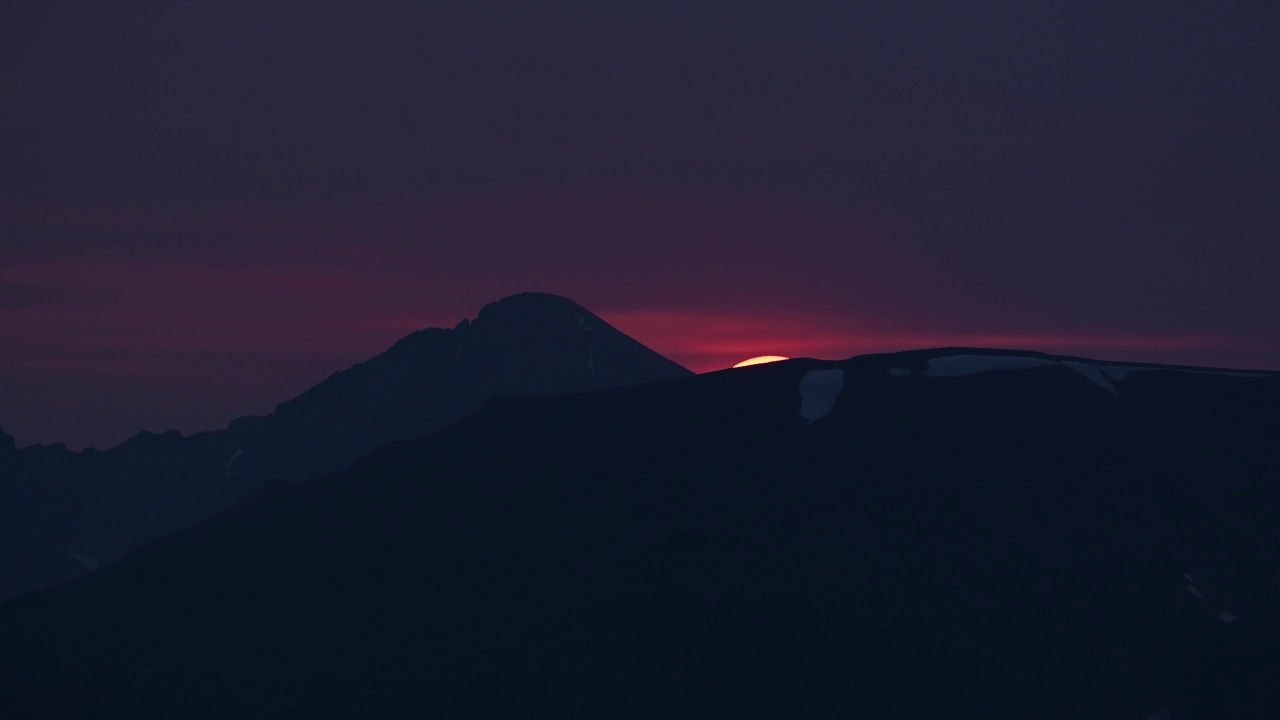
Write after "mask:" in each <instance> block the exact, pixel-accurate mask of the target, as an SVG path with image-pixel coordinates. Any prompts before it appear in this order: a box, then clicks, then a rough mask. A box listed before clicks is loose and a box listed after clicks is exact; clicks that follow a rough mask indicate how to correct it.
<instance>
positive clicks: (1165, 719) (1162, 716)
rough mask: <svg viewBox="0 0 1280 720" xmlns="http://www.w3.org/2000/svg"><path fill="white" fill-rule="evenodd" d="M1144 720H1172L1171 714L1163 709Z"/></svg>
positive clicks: (1166, 709)
mask: <svg viewBox="0 0 1280 720" xmlns="http://www.w3.org/2000/svg"><path fill="white" fill-rule="evenodd" d="M1146 720H1173V713H1172V712H1170V711H1169V709H1168V708H1163V709H1161V710H1157V711H1155V712H1153V713H1151V714H1150V715H1148V716H1147V717H1146Z"/></svg>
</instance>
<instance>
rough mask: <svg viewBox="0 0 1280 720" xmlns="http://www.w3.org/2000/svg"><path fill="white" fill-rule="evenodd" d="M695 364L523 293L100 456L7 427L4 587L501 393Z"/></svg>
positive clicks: (588, 384)
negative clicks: (277, 396) (15, 444)
mask: <svg viewBox="0 0 1280 720" xmlns="http://www.w3.org/2000/svg"><path fill="white" fill-rule="evenodd" d="M689 374H690V373H689V372H688V371H687V370H685V369H683V368H681V367H680V366H678V365H676V364H674V363H672V362H670V361H668V360H666V359H665V358H663V357H661V356H659V355H658V354H656V353H654V352H653V351H651V350H649V349H647V348H645V347H644V346H643V345H641V344H639V343H637V342H636V341H634V340H632V339H631V338H629V337H627V336H626V335H623V334H622V333H620V332H618V331H617V330H615V329H614V328H612V327H611V326H609V325H608V324H607V323H605V322H604V321H603V320H601V319H600V318H598V317H596V316H595V315H593V314H591V313H590V312H588V311H586V310H584V309H583V308H581V307H579V306H578V305H577V304H575V303H573V302H572V301H570V300H567V299H565V298H562V297H558V296H555V295H546V294H540V293H527V294H523V295H516V296H513V297H509V298H506V299H504V300H501V301H498V302H496V303H492V304H490V305H487V306H486V307H485V308H483V309H482V310H481V311H480V315H479V317H478V318H477V319H476V320H475V322H469V321H466V320H464V321H463V322H462V323H460V324H459V325H458V326H457V327H456V328H454V329H453V330H441V329H429V330H423V331H421V332H417V333H414V334H412V335H410V336H408V337H406V338H404V339H403V340H401V341H400V342H398V343H396V344H395V345H394V346H393V347H392V348H391V349H389V350H388V351H386V352H385V353H383V354H381V355H378V356H377V357H375V358H373V359H371V360H369V361H367V362H364V363H361V364H358V365H355V366H354V367H352V368H350V369H347V370H344V371H342V372H339V373H335V374H334V375H333V376H331V377H330V378H329V379H327V380H325V381H324V382H322V383H320V384H319V385H317V386H316V387H314V388H312V389H311V390H308V391H307V392H305V393H303V394H302V395H300V396H299V397H297V398H295V399H293V400H290V401H288V402H285V403H282V404H281V405H279V406H278V407H277V408H276V410H275V412H273V413H271V414H270V415H267V416H265V417H246V418H241V419H239V420H236V421H235V422H233V423H231V425H230V426H229V427H227V428H226V429H225V430H220V431H217V432H208V433H200V434H198V435H193V436H190V437H183V436H182V435H181V434H179V433H178V432H176V431H171V432H168V433H164V434H160V435H156V434H153V433H141V434H139V435H137V436H136V437H134V438H132V439H130V440H128V441H127V442H125V443H123V444H121V445H119V446H118V447H115V448H112V449H111V450H107V451H105V452H95V451H86V452H83V453H73V452H70V451H68V450H67V449H66V447H64V446H61V445H55V446H49V447H45V446H35V447H28V448H23V449H21V450H14V449H13V448H12V441H11V439H10V440H9V441H8V442H7V443H6V442H5V438H7V437H8V436H7V435H6V436H4V437H0V598H2V597H8V596H11V595H14V594H16V593H18V592H21V591H23V590H27V589H30V588H34V587H39V586H43V585H52V584H56V583H58V582H62V581H65V580H68V579H70V578H73V577H76V576H78V575H81V574H83V573H84V572H87V571H88V569H89V568H91V567H94V566H96V565H97V564H100V563H105V562H109V561H111V560H114V559H116V558H118V557H120V556H121V555H123V554H124V553H125V552H128V551H129V550H132V549H134V548H136V547H138V546H140V545H141V544H142V543H144V542H146V541H148V540H151V539H153V538H156V537H160V536H161V535H164V534H166V533H169V532H172V531H174V530H177V529H179V528H182V527H186V526H188V525H190V524H191V523H193V522H196V521H197V520H199V519H201V518H204V517H208V515H209V514H210V513H211V512H213V511H215V510H217V509H219V508H224V507H226V506H227V505H228V504H230V503H232V502H235V501H236V500H238V499H240V498H242V497H244V495H245V494H246V493H247V492H249V491H251V490H252V489H253V488H256V487H258V486H259V485H261V484H262V483H263V482H265V481H268V480H275V479H280V480H286V481H297V480H305V479H308V478H313V477H317V476H319V475H322V474H324V473H327V472H332V471H334V470H339V469H341V468H343V467H345V466H346V465H348V464H350V463H351V462H352V461H353V460H355V459H356V458H358V457H360V456H361V455H364V454H365V453H368V452H369V451H370V450H373V449H374V448H376V447H378V446H380V445H383V444H385V443H388V442H394V441H397V440H406V439H410V438H416V437H422V436H424V435H426V434H428V433H430V432H433V431H435V430H438V429H440V428H441V427H444V426H445V425H447V424H448V423H450V422H453V421H455V420H457V419H458V418H460V417H462V416H464V415H466V414H468V413H471V412H474V411H475V410H477V409H479V408H480V407H481V405H482V404H483V403H484V401H485V400H486V399H488V398H490V397H493V396H494V395H500V394H520V393H556V392H580V391H588V390H599V389H604V388H611V387H618V386H622V385H628V384H638V383H646V382H654V381H658V380H665V379H670V378H676V377H682V376H687V375H689Z"/></svg>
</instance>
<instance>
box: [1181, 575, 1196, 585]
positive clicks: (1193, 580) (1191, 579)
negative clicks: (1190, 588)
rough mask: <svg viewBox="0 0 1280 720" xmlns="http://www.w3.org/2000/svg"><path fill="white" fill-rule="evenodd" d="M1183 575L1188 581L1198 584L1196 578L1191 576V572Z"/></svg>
mask: <svg viewBox="0 0 1280 720" xmlns="http://www.w3.org/2000/svg"><path fill="white" fill-rule="evenodd" d="M1182 577H1184V578H1186V580H1187V582H1189V583H1191V584H1192V585H1195V584H1196V580H1195V578H1193V577H1191V573H1182Z"/></svg>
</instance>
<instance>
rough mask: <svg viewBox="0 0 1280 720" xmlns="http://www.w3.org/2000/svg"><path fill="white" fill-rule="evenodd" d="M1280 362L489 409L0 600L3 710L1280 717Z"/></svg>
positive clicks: (658, 394)
mask: <svg viewBox="0 0 1280 720" xmlns="http://www.w3.org/2000/svg"><path fill="white" fill-rule="evenodd" d="M1276 427H1280V375H1275V374H1268V375H1261V376H1259V375H1253V376H1249V375H1232V374H1219V373H1212V372H1186V371H1183V370H1172V369H1168V368H1152V367H1149V366H1147V367H1144V366H1128V365H1120V364H1110V365H1104V364H1100V363H1091V362H1068V361H1063V360H1060V359H1054V358H1048V357H1046V356H1042V355H1033V354H1022V353H1012V354H1011V353H992V352H985V351H975V350H967V351H956V350H946V351H924V352H913V353H902V354H897V355H880V356H866V357H860V358H855V359H852V360H849V361H845V362H840V363H824V362H817V361H809V360H799V361H791V362H786V363H779V364H776V365H764V366H757V367H753V368H747V369H743V370H734V371H726V372H722V373H715V374H712V375H704V376H699V377H695V378H688V379H684V380H676V381H672V382H668V383H660V384H657V385H651V386H647V387H644V388H632V389H624V390H615V391H609V392H602V393H592V394H582V395H574V396H559V397H541V398H500V399H495V400H493V401H491V402H489V403H488V404H487V406H486V408H485V409H484V410H483V411H481V412H480V413H477V414H475V415H472V416H470V417H468V418H465V419H464V420H462V421H460V422H459V423H457V424H455V425H453V426H451V427H449V428H446V429H445V430H443V431H441V432H439V433H437V434H435V435H432V436H430V437H429V438H426V439H423V440H418V441H413V442H407V443H402V444H397V445H394V446H390V447H386V448H383V449H381V450H379V451H378V452H376V453H374V454H372V455H370V456H369V457H366V458H364V459H363V460H361V461H360V462H358V463H357V464H356V465H354V466H353V467H351V468H350V469H348V470H346V471H344V472H342V473H339V474H336V475H333V476H330V477H327V478H325V479H323V480H320V481H317V482H315V483H310V484H306V485H300V486H286V485H276V486H273V487H272V488H271V489H270V490H266V491H263V492H262V493H259V494H258V495H257V496H255V497H254V498H253V499H252V500H251V501H249V502H246V503H244V504H242V505H240V506H238V507H236V508H234V509H232V510H229V511H227V512H223V513H220V514H219V515H217V516H215V517H213V518H210V519H209V520H207V521H205V522H203V523H201V524H200V525H198V526H196V527H194V528H192V529H189V530H187V531H185V532H183V533H180V534H178V535H176V536H174V537H171V538H166V539H165V540H162V541H159V542H156V543H153V544H151V545H149V546H148V547H146V548H144V549H142V550H141V551H139V552H137V553H134V554H133V555H131V556H129V557H128V558H126V559H124V560H123V561H121V562H119V563H117V564H115V565H113V566H110V567H107V568H104V569H103V570H101V571H99V572H97V573H95V574H94V575H92V576H90V577H89V578H86V579H85V580H82V581H79V582H77V583H75V584H73V585H70V586H65V587H61V588H56V589H52V590H47V591H42V592H39V593H32V594H29V595H26V596H23V597H21V598H18V599H15V600H11V601H9V602H8V603H6V604H5V605H4V606H3V607H2V608H0V702H3V706H0V716H3V717H6V718H89V717H92V718H130V719H138V718H228V717H236V718H279V719H285V718H316V719H319V718H388V719H390V718H422V717H431V718H518V717H529V718H534V717H536V718H592V719H593V720H594V719H597V718H654V717H688V718H855V717H867V718H962V717H963V718H969V717H974V718H977V717H981V718H1020V719H1021V718H1046V719H1047V718H1094V719H1109V718H1116V719H1117V720H1120V719H1124V720H1144V718H1162V719H1163V718H1172V719H1180V718H1264V717H1266V718H1270V717H1280V622H1278V621H1280V575H1278V572H1277V570H1278V568H1280V565H1278V564H1277V561H1278V560H1280V553H1278V552H1277V544H1276V532H1277V531H1276V528H1277V523H1276V521H1277V519H1278V516H1277V508H1280V491H1278V490H1277V484H1276V481H1277V478H1280V444H1277V441H1276V435H1275V432H1274V428H1276Z"/></svg>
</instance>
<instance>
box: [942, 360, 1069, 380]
mask: <svg viewBox="0 0 1280 720" xmlns="http://www.w3.org/2000/svg"><path fill="white" fill-rule="evenodd" d="M928 364H929V369H928V370H926V371H925V373H924V374H925V375H926V376H928V377H960V376H962V375H973V374H976V373H981V372H991V371H993V370H1026V369H1028V368H1035V367H1043V366H1045V365H1056V364H1057V362H1055V361H1053V360H1044V359H1041V358H1034V357H1022V356H1019V355H947V356H945V357H939V358H934V359H932V360H930V361H929V363H928Z"/></svg>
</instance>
